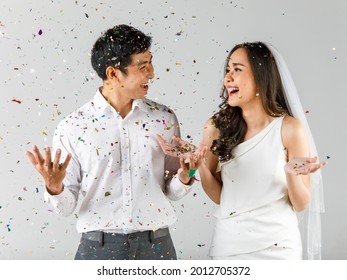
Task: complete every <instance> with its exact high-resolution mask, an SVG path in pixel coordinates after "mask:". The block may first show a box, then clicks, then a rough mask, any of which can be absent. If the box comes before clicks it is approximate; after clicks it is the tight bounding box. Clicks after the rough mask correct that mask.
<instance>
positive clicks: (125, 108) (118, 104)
mask: <svg viewBox="0 0 347 280" xmlns="http://www.w3.org/2000/svg"><path fill="white" fill-rule="evenodd" d="M99 90H100V92H101V94H102V95H103V97H104V98H105V99H106V100H107V102H108V103H109V104H110V105H111V106H112V107H113V108H114V109H115V110H116V111H117V112H118V114H119V115H120V116H121V117H122V118H125V117H126V116H127V115H128V114H129V112H130V111H131V108H132V104H133V99H130V98H124V97H122V96H121V95H120V94H117V92H115V91H109V90H107V88H105V87H101V88H100V89H99Z"/></svg>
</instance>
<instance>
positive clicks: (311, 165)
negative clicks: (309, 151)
mask: <svg viewBox="0 0 347 280" xmlns="http://www.w3.org/2000/svg"><path fill="white" fill-rule="evenodd" d="M317 160H318V158H317V157H312V158H306V157H294V158H292V159H291V160H290V161H288V162H287V164H286V165H285V166H284V171H285V172H286V173H289V174H294V175H307V174H310V173H314V172H316V171H317V170H318V169H320V168H322V167H323V166H325V165H326V164H327V163H328V162H327V161H322V162H317Z"/></svg>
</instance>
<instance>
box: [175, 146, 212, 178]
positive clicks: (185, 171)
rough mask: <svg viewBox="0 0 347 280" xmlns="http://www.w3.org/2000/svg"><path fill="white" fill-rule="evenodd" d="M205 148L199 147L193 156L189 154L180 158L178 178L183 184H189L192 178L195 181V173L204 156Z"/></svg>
mask: <svg viewBox="0 0 347 280" xmlns="http://www.w3.org/2000/svg"><path fill="white" fill-rule="evenodd" d="M206 152H207V147H206V146H204V145H200V147H199V148H198V150H197V151H196V153H195V154H191V153H190V154H189V156H186V157H181V158H180V164H181V168H180V169H179V170H178V176H179V179H180V181H181V182H182V183H183V184H189V182H190V180H191V179H192V178H194V179H195V172H196V170H197V169H199V167H200V166H201V164H202V163H203V160H204V158H205V156H206Z"/></svg>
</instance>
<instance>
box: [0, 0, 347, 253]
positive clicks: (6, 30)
mask: <svg viewBox="0 0 347 280" xmlns="http://www.w3.org/2000/svg"><path fill="white" fill-rule="evenodd" d="M0 3H1V4H0V10H1V17H0V50H1V52H0V75H1V76H0V77H1V78H0V89H1V102H0V114H1V115H0V116H1V117H0V159H1V160H0V164H1V168H0V178H1V187H0V259H72V258H73V256H74V253H75V251H76V248H77V245H78V241H79V235H78V234H77V232H76V229H75V222H76V215H72V216H71V217H68V218H63V217H60V216H58V215H57V214H54V213H52V212H51V209H50V207H49V205H46V204H44V202H43V191H44V188H43V184H42V181H41V179H40V177H39V175H38V173H36V171H35V170H34V169H33V167H32V166H31V164H30V163H29V161H28V159H27V158H26V156H25V151H26V150H31V149H32V147H33V145H34V144H37V145H38V146H39V147H40V148H41V149H42V148H43V147H44V146H45V145H50V144H51V136H52V134H53V132H54V129H55V127H56V125H57V123H58V122H59V120H60V119H61V118H63V117H64V116H66V115H67V114H69V113H70V112H71V111H73V110H74V109H76V108H77V107H79V106H81V105H83V104H84V103H85V102H86V101H88V100H89V99H91V98H92V97H93V96H94V93H95V90H96V88H97V87H98V86H99V85H101V81H100V80H99V78H98V77H97V76H96V75H95V73H94V71H93V70H92V67H91V65H90V54H89V52H90V49H91V47H92V45H93V43H94V41H95V40H96V39H97V37H98V36H99V35H100V34H101V32H103V31H105V30H106V29H108V28H110V27H112V26H114V25H116V24H120V23H126V24H132V25H133V26H135V27H137V28H139V29H141V30H143V31H144V32H145V33H149V34H151V35H152V36H153V47H152V52H153V56H154V59H153V63H154V66H155V72H156V78H155V82H154V84H153V85H152V87H151V88H150V96H149V97H150V98H152V99H153V100H156V101H158V102H161V103H164V104H166V105H169V106H170V107H172V108H173V109H174V110H175V112H176V114H177V116H178V118H179V121H180V123H181V131H182V137H183V138H184V139H188V138H189V139H191V140H193V142H194V143H196V144H198V143H199V142H200V139H201V131H202V128H203V125H204V122H205V121H206V120H207V119H208V118H209V117H210V116H211V115H212V114H213V112H215V111H216V110H218V104H219V102H220V99H219V90H220V86H221V85H222V77H223V73H222V69H223V65H224V60H225V58H226V55H227V52H228V51H229V50H230V49H231V48H232V47H233V46H234V45H235V44H236V43H240V42H243V41H255V40H262V41H267V42H271V43H273V44H274V45H275V46H276V47H277V48H278V49H279V50H280V51H281V52H282V54H283V56H284V58H285V59H286V61H287V63H288V66H289V68H290V70H291V72H292V75H293V78H294V80H295V82H296V86H297V88H298V90H299V93H300V97H301V101H302V104H303V107H304V110H307V111H308V114H307V117H308V121H309V124H310V126H311V129H312V133H313V135H314V137H315V139H316V145H317V147H318V151H319V156H320V157H321V159H326V158H327V157H329V164H328V166H326V167H325V168H324V170H323V179H324V186H325V202H326V213H325V214H323V216H322V226H323V258H324V259H347V239H346V237H347V219H346V217H345V216H346V213H347V205H346V203H345V199H346V195H347V190H346V188H347V186H346V180H345V176H344V175H345V173H346V170H347V164H346V160H345V157H346V143H347V141H346V140H347V139H346V138H347V132H346V131H347V130H346V122H345V120H346V118H345V113H344V111H345V108H346V105H347V97H346V96H347V92H346V87H347V83H346V78H345V73H346V71H345V66H346V58H347V55H346V51H347V41H346V36H345V35H344V36H342V33H343V32H344V33H345V30H346V27H347V1H345V0H340V1H339V0H329V1H323V0H318V1H317V0H316V1H314V0H304V1H302V0H294V1H285V0H267V1H256V0H253V1H252V0H236V1H223V0H214V1H201V0H200V1H198V0H192V1H187V0H167V1H159V0H151V1H146V0H142V1H138V0H137V1H132V0H127V1H111V0H98V1H94V0H93V1H87V0H84V1H81V0H77V1H72V0H71V1H63V0H50V1H48V0H45V1H44V0H35V1H34V0H32V1H21V0H11V1H7V0H6V1H5V0H1V2H0ZM174 206H175V208H176V211H177V213H178V216H179V221H178V222H177V223H176V224H175V225H174V226H173V227H172V228H171V231H172V234H173V237H174V243H175V245H176V248H177V254H178V258H179V259H208V256H207V252H208V248H209V245H210V240H211V235H212V231H213V226H214V218H213V214H214V211H215V206H214V205H213V203H212V202H211V201H210V200H209V199H208V197H207V196H206V195H205V194H204V193H203V191H202V190H201V186H200V185H199V183H198V184H196V185H195V186H194V189H193V190H192V192H191V193H190V194H189V195H188V196H187V197H185V198H184V199H183V200H180V201H177V202H175V203H174ZM76 213H77V212H76Z"/></svg>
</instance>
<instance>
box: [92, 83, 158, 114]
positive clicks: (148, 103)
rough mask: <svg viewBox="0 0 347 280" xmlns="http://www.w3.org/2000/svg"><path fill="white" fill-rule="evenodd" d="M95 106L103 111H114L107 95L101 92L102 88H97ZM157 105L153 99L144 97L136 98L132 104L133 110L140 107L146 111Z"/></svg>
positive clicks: (93, 101)
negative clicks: (106, 97)
mask: <svg viewBox="0 0 347 280" xmlns="http://www.w3.org/2000/svg"><path fill="white" fill-rule="evenodd" d="M92 103H93V106H95V107H96V108H98V109H99V110H101V111H105V110H107V109H108V110H111V111H114V108H113V107H112V106H111V105H110V103H108V101H107V100H106V99H105V97H104V96H103V95H102V94H101V92H100V89H97V91H96V94H95V96H94V99H93V100H92ZM153 106H155V104H154V102H153V101H152V100H149V99H147V98H144V99H134V100H133V104H132V110H134V109H135V108H136V107H138V108H139V109H140V110H142V111H144V112H148V111H149V108H151V107H153Z"/></svg>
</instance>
